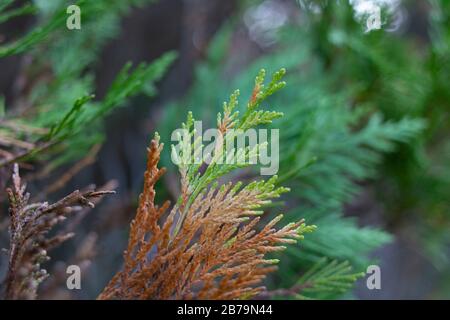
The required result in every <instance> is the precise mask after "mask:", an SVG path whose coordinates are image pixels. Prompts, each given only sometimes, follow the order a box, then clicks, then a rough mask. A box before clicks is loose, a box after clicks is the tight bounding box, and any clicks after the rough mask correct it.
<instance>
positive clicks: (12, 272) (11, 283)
mask: <svg viewBox="0 0 450 320" xmlns="http://www.w3.org/2000/svg"><path fill="white" fill-rule="evenodd" d="M12 179H13V186H12V189H7V194H8V198H9V202H10V209H9V214H10V226H9V233H10V248H9V251H8V253H9V266H8V273H7V277H6V279H5V288H6V289H5V298H6V299H34V298H35V297H36V290H37V287H38V285H39V283H40V282H42V281H43V280H44V279H45V278H46V277H47V276H48V274H47V271H46V270H45V269H43V268H41V264H42V263H43V262H45V261H47V260H48V259H49V256H48V251H49V250H50V249H52V248H54V247H56V246H59V245H60V244H61V243H63V242H64V241H66V240H68V239H70V238H71V237H73V235H74V234H73V233H61V234H58V235H56V236H53V237H48V236H47V234H48V233H49V232H50V231H51V230H52V229H53V228H54V227H55V226H56V225H57V224H58V223H60V222H61V221H63V220H65V218H66V216H67V215H69V214H70V213H73V212H77V211H80V210H81V209H83V208H85V207H90V208H93V207H94V204H93V203H92V202H91V200H93V199H96V198H98V197H102V196H103V195H106V194H110V193H113V192H112V191H89V192H85V193H82V192H80V191H78V190H76V191H74V192H72V193H71V194H69V195H68V196H66V197H64V198H63V199H61V200H59V201H58V202H56V203H54V204H48V203H47V202H42V203H31V204H30V203H29V199H30V194H29V193H26V192H25V189H26V187H25V185H23V184H22V181H21V178H20V175H19V167H18V165H17V164H15V165H14V172H13V176H12Z"/></svg>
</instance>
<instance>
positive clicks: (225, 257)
mask: <svg viewBox="0 0 450 320" xmlns="http://www.w3.org/2000/svg"><path fill="white" fill-rule="evenodd" d="M161 150H162V145H159V143H158V141H157V140H153V141H152V142H151V145H150V148H149V149H148V161H147V170H146V172H145V182H144V190H143V192H142V194H141V195H140V198H139V207H138V209H137V213H136V217H135V219H134V220H133V221H132V222H131V228H130V236H129V242H128V247H127V249H126V251H125V252H124V261H125V262H124V267H123V270H122V271H119V272H118V273H117V274H116V275H115V276H114V277H113V279H112V280H111V281H110V283H109V284H108V285H107V286H106V288H105V289H104V291H103V292H102V293H101V294H100V296H99V297H98V298H99V299H243V298H251V297H254V296H255V295H257V294H259V293H261V292H263V291H264V290H265V288H264V287H263V286H262V285H261V283H262V280H263V279H264V278H265V276H266V275H267V274H268V273H270V272H272V271H274V270H275V269H276V266H274V262H276V261H274V260H270V259H267V258H265V255H266V254H267V253H269V252H273V251H278V250H282V249H284V247H283V244H286V243H294V242H295V241H296V239H298V238H300V237H301V236H300V235H299V232H298V228H299V226H300V225H301V223H302V221H300V222H298V223H291V224H288V225H286V226H285V227H283V228H281V229H279V230H277V229H275V227H274V226H275V224H276V223H277V222H278V221H279V220H280V219H281V216H278V217H277V218H275V219H274V220H272V221H270V222H269V223H267V224H266V225H264V226H262V227H261V228H258V227H257V224H258V222H259V218H258V217H255V213H256V212H255V211H254V210H255V208H256V207H258V205H261V204H263V203H264V200H265V198H264V196H263V195H262V194H261V193H262V191H260V190H258V189H257V188H256V189H250V188H245V187H244V188H242V189H240V188H238V187H233V185H232V184H231V183H229V184H226V185H224V186H222V187H221V188H219V189H217V188H215V187H211V188H210V189H209V190H208V191H206V192H204V193H202V194H200V195H199V196H198V197H196V199H195V200H194V201H193V203H192V205H190V206H189V207H187V209H186V210H187V211H186V215H185V217H184V221H183V223H182V226H181V228H180V230H179V231H178V232H175V233H174V231H173V230H174V226H175V224H176V222H177V218H178V217H179V214H180V208H182V207H183V208H185V206H184V205H183V202H184V201H182V203H181V204H179V205H175V206H174V208H173V209H172V210H171V211H170V213H169V214H168V215H166V214H165V213H166V211H167V210H168V208H169V203H168V202H166V203H164V204H163V205H162V206H161V207H158V206H156V205H155V204H154V200H155V189H154V187H155V184H156V182H157V181H158V179H159V178H160V177H161V176H162V175H163V174H164V172H165V170H164V168H162V169H159V168H158V167H157V164H158V162H159V158H160V153H161ZM182 199H183V197H182Z"/></svg>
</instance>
